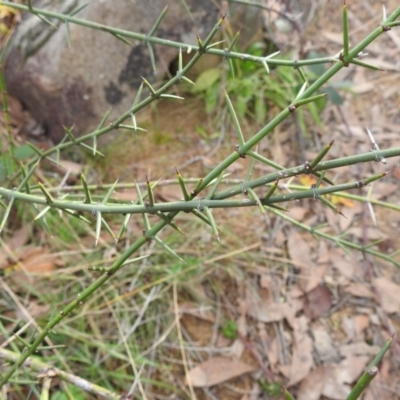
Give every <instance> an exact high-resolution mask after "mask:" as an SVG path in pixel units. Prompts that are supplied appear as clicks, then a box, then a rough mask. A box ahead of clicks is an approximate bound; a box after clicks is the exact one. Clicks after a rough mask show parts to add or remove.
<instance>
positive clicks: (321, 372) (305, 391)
mask: <svg viewBox="0 0 400 400" xmlns="http://www.w3.org/2000/svg"><path fill="white" fill-rule="evenodd" d="M329 370H330V368H329V367H328V366H324V365H321V366H319V367H317V368H315V369H314V370H312V371H311V372H310V373H309V374H308V375H307V377H306V378H305V379H304V380H303V381H302V382H301V384H300V388H299V391H298V392H297V396H296V399H297V400H319V399H320V397H321V394H322V391H323V389H324V386H325V383H326V380H327V379H328V375H329Z"/></svg>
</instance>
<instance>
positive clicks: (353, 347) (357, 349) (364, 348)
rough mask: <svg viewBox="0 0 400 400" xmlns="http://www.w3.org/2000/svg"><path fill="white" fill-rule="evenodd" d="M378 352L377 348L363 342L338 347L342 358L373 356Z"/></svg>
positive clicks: (378, 348)
mask: <svg viewBox="0 0 400 400" xmlns="http://www.w3.org/2000/svg"><path fill="white" fill-rule="evenodd" d="M379 350H380V347H379V346H375V345H372V346H371V345H369V344H367V343H365V342H357V343H350V344H346V345H343V346H341V347H340V354H341V355H342V356H343V357H348V356H350V355H352V356H375V355H376V354H377V353H378V352H379Z"/></svg>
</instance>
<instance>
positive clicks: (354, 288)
mask: <svg viewBox="0 0 400 400" xmlns="http://www.w3.org/2000/svg"><path fill="white" fill-rule="evenodd" d="M343 290H344V292H346V293H350V294H351V295H353V296H356V297H365V298H366V299H374V298H375V295H374V294H373V293H372V291H371V290H370V289H368V288H367V287H366V286H365V285H364V284H363V283H358V282H356V283H350V284H349V285H348V286H346V287H345V288H344V289H343Z"/></svg>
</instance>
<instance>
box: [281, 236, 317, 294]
mask: <svg viewBox="0 0 400 400" xmlns="http://www.w3.org/2000/svg"><path fill="white" fill-rule="evenodd" d="M288 236H289V237H288V244H287V246H288V251H289V255H290V258H291V259H292V260H294V261H295V266H296V267H298V268H299V269H300V276H299V287H300V288H301V289H302V290H303V292H309V291H310V290H312V289H314V288H315V287H316V286H318V284H319V282H320V276H318V274H316V273H315V272H316V267H315V263H314V262H313V261H312V260H311V257H310V253H311V250H310V246H309V245H308V243H307V242H306V241H305V240H304V239H303V237H302V236H301V235H300V234H299V233H297V232H296V231H295V230H294V229H292V230H291V231H290V232H289V235H288Z"/></svg>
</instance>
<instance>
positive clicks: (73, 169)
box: [59, 160, 83, 176]
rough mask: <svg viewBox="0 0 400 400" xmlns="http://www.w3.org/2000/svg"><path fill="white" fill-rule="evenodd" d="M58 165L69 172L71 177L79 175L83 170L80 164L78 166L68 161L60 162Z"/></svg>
mask: <svg viewBox="0 0 400 400" xmlns="http://www.w3.org/2000/svg"><path fill="white" fill-rule="evenodd" d="M59 164H60V165H61V167H62V168H64V169H65V171H67V172H69V173H70V174H71V175H73V176H77V175H79V174H80V173H81V172H82V169H83V165H82V164H78V163H76V162H74V161H70V160H60V161H59Z"/></svg>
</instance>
